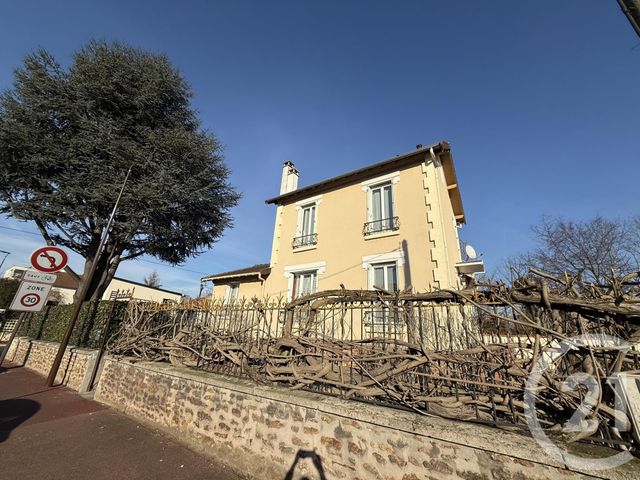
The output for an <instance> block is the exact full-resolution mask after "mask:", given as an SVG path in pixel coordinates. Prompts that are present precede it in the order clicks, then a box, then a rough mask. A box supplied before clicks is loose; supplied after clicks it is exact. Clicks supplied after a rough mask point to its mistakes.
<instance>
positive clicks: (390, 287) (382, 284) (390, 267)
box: [369, 262, 398, 293]
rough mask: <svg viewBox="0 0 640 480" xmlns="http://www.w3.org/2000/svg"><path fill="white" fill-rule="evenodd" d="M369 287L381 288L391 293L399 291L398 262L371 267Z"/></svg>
mask: <svg viewBox="0 0 640 480" xmlns="http://www.w3.org/2000/svg"><path fill="white" fill-rule="evenodd" d="M369 285H370V286H371V288H379V289H381V290H384V291H386V292H390V293H391V292H396V291H398V270H397V265H396V262H390V263H377V264H373V265H371V272H370V277H369Z"/></svg>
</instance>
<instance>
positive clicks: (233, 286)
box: [225, 283, 240, 303]
mask: <svg viewBox="0 0 640 480" xmlns="http://www.w3.org/2000/svg"><path fill="white" fill-rule="evenodd" d="M239 291H240V284H239V283H230V284H229V285H227V294H226V295H225V301H226V302H227V303H233V302H235V301H236V300H237V299H238V292H239Z"/></svg>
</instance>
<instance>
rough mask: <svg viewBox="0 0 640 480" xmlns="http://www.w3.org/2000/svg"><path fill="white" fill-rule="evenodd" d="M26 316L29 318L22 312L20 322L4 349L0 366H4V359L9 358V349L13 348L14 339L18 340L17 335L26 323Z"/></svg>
mask: <svg viewBox="0 0 640 480" xmlns="http://www.w3.org/2000/svg"><path fill="white" fill-rule="evenodd" d="M26 316H27V313H26V312H22V313H21V314H20V316H19V317H18V321H17V322H16V326H15V327H13V332H11V336H10V337H9V341H8V342H7V344H6V345H5V346H4V349H3V350H2V353H1V354H0V366H2V363H3V362H4V359H5V357H6V356H7V352H8V351H9V348H10V347H11V344H12V343H13V339H14V338H16V334H17V333H18V330H20V327H21V326H22V322H23V321H24V319H25V317H26Z"/></svg>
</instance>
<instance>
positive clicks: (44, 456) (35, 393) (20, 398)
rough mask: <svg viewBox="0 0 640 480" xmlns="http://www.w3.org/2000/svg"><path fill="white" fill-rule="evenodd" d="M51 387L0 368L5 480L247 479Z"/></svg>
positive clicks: (0, 450)
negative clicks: (12, 479)
mask: <svg viewBox="0 0 640 480" xmlns="http://www.w3.org/2000/svg"><path fill="white" fill-rule="evenodd" d="M44 383H45V379H44V377H42V376H40V375H38V374H36V373H34V372H32V371H30V370H28V369H26V368H21V367H15V366H12V365H11V364H8V363H6V362H5V363H4V366H3V367H2V368H0V478H3V479H4V478H7V479H11V478H14V479H20V480H30V479H34V480H35V479H38V480H40V479H45V478H46V479H47V480H58V479H60V480H63V479H64V480H74V479H90V480H102V479H104V480H107V479H108V480H114V479H150V480H151V479H153V480H156V479H158V480H161V479H167V480H173V479H198V480H200V479H216V480H239V479H240V478H241V477H238V476H237V475H235V474H234V473H233V472H231V471H230V470H229V469H227V468H225V467H223V466H221V465H218V464H216V463H215V461H214V460H213V459H211V458H209V457H207V456H204V455H201V454H198V453H195V452H193V451H192V450H189V449H188V448H187V447H185V446H184V445H182V444H180V443H178V442H176V441H175V440H173V439H172V438H171V437H169V436H167V435H166V434H164V433H162V432H160V431H156V430H153V429H151V428H148V427H145V426H143V425H142V424H139V423H137V422H136V421H135V420H134V419H131V418H129V417H127V416H125V415H121V414H119V413H117V412H115V411H114V410H112V409H110V408H108V407H106V406H104V405H102V404H100V403H98V402H94V401H91V400H87V399H85V398H83V397H81V396H80V395H78V394H77V393H75V392H73V391H72V390H69V389H67V388H64V387H54V388H47V387H45V386H44Z"/></svg>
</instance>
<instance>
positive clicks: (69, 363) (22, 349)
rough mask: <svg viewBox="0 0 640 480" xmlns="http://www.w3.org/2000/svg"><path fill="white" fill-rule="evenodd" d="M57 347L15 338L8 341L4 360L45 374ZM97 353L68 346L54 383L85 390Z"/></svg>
mask: <svg viewBox="0 0 640 480" xmlns="http://www.w3.org/2000/svg"><path fill="white" fill-rule="evenodd" d="M59 346H60V344H59V343H55V342H45V341H42V340H32V339H30V338H28V337H17V338H15V339H14V341H13V343H12V344H11V347H10V348H9V351H8V352H7V357H6V359H7V360H8V361H10V362H12V363H15V364H17V365H20V366H25V367H27V368H30V369H32V370H35V371H36V372H38V373H40V374H42V375H48V374H49V370H50V369H51V365H52V364H53V360H54V359H55V356H56V353H58V347H59ZM97 356H98V350H91V349H87V348H77V347H68V348H67V351H66V352H65V354H64V357H62V362H61V363H60V368H59V369H58V375H57V376H56V383H57V384H62V385H65V386H67V387H69V388H72V389H74V390H77V391H79V392H86V391H87V390H88V389H89V388H88V387H89V381H90V376H91V372H92V370H93V366H94V364H95V361H96V358H97Z"/></svg>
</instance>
